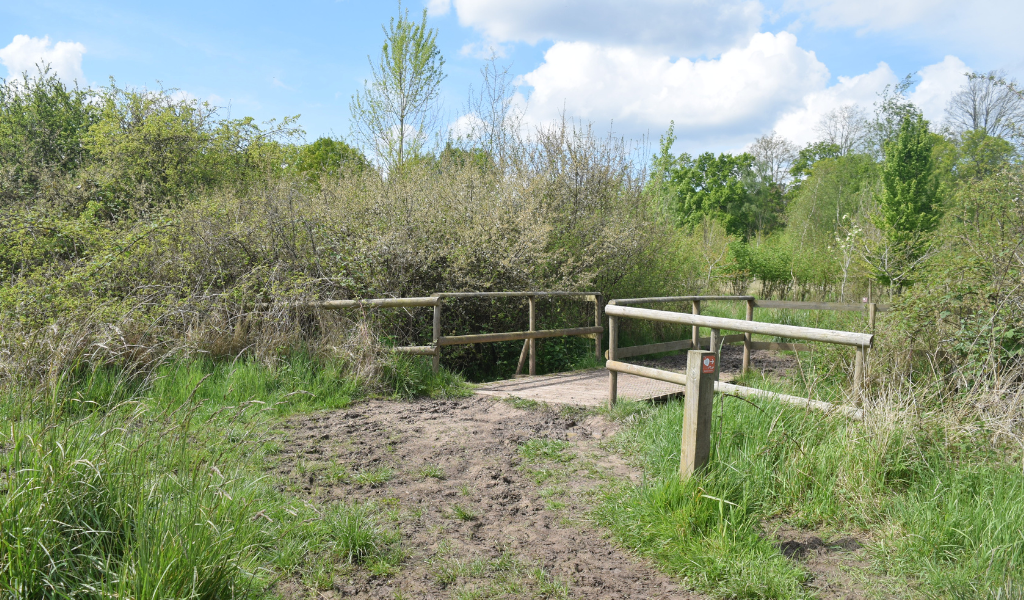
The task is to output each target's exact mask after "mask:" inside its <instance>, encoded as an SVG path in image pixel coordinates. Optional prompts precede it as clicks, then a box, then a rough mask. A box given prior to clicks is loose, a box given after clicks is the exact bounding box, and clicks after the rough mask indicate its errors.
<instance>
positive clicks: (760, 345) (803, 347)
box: [750, 342, 811, 352]
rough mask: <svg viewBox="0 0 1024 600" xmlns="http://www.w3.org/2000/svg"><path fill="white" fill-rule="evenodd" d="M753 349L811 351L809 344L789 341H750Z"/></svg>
mask: <svg viewBox="0 0 1024 600" xmlns="http://www.w3.org/2000/svg"><path fill="white" fill-rule="evenodd" d="M750 349H751V350H778V351H781V352H810V351H811V346H809V345H808V344H792V343H787V342H750Z"/></svg>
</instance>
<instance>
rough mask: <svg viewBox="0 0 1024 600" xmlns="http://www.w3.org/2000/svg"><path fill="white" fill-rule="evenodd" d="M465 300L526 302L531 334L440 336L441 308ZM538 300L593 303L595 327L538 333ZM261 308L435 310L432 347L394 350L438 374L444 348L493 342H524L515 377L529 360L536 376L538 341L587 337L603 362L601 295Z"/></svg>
mask: <svg viewBox="0 0 1024 600" xmlns="http://www.w3.org/2000/svg"><path fill="white" fill-rule="evenodd" d="M465 298H526V299H527V302H528V306H529V323H530V329H529V331H508V332H499V333H478V334H471V335H451V336H445V335H442V334H441V326H442V323H441V305H442V302H444V301H445V300H459V299H465ZM538 298H577V299H580V300H583V301H584V302H593V303H594V325H593V327H574V328H568V329H543V330H539V331H538V330H537V328H536V324H537V310H536V301H537V299H538ZM258 306H259V307H260V308H271V307H275V306H276V307H283V308H318V309H320V310H342V309H348V308H409V307H426V306H429V307H433V309H434V318H433V339H432V343H431V344H430V345H429V346H398V347H396V348H394V349H393V350H394V351H395V352H398V353H399V354H410V355H415V356H433V357H434V361H433V368H434V372H435V373H436V372H437V371H438V370H439V369H440V363H441V348H443V347H446V346H458V345H464V344H485V343H490V342H507V341H516V340H525V343H524V344H523V350H522V352H520V354H519V364H518V365H517V367H516V375H519V373H520V372H521V371H522V370H523V367H524V365H525V363H526V361H527V359H529V370H530V375H536V373H537V340H539V339H545V338H553V337H567V336H586V337H592V338H594V356H595V357H597V358H601V334H603V333H604V327H602V326H601V294H600V293H598V292H441V293H437V294H432V295H430V296H426V297H415V298H370V299H361V300H325V301H321V302H299V303H288V304H271V303H264V304H260V305H258Z"/></svg>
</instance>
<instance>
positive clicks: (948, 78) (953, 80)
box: [909, 56, 971, 125]
mask: <svg viewBox="0 0 1024 600" xmlns="http://www.w3.org/2000/svg"><path fill="white" fill-rule="evenodd" d="M970 70H971V69H969V68H968V67H967V65H965V64H964V61H962V60H960V59H959V58H957V57H955V56H947V57H946V58H944V59H943V60H942V62H940V63H936V64H934V65H929V66H927V67H925V68H923V69H921V70H920V71H918V72H917V74H918V75H920V76H921V82H920V83H918V84H917V87H916V88H914V91H913V92H912V93H911V94H910V95H909V98H910V101H911V102H913V103H914V104H916V105H917V106H918V107H919V108H920V109H921V112H923V113H924V118H926V119H928V120H929V121H931V122H932V124H933V125H938V124H939V123H940V122H941V121H942V120H943V118H944V117H945V111H946V104H948V103H949V98H950V96H952V95H953V92H955V91H957V90H958V89H960V86H962V85H964V84H965V83H967V77H966V76H965V73H967V72H969V71H970Z"/></svg>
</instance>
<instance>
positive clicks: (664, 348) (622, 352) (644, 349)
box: [608, 340, 693, 358]
mask: <svg viewBox="0 0 1024 600" xmlns="http://www.w3.org/2000/svg"><path fill="white" fill-rule="evenodd" d="M691 347H693V341H692V340H677V341H674V342H661V343H660V344H644V345H642V346H627V347H625V348H619V349H618V350H617V351H616V353H615V357H616V358H629V357H631V356H643V355H645V354H657V353H658V352H674V351H676V350H688V349H689V348H691ZM608 358H612V357H611V356H608Z"/></svg>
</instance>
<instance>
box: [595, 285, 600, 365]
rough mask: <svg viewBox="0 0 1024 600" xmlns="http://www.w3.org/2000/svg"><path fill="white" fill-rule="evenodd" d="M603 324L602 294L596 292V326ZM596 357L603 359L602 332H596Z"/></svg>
mask: <svg viewBox="0 0 1024 600" xmlns="http://www.w3.org/2000/svg"><path fill="white" fill-rule="evenodd" d="M600 326H601V294H594V327H600ZM594 358H596V359H597V360H599V361H600V360H601V334H600V333H595V334H594Z"/></svg>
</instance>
